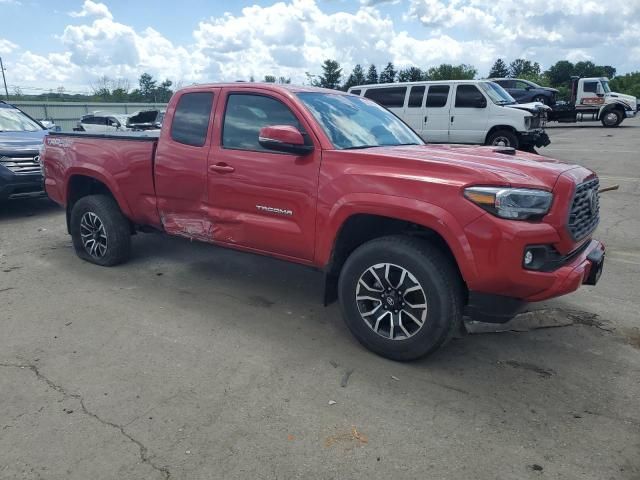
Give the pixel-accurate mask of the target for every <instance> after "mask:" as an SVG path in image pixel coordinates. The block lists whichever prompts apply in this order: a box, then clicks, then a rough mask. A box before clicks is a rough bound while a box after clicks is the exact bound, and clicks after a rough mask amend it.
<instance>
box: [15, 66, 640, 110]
mask: <svg viewBox="0 0 640 480" xmlns="http://www.w3.org/2000/svg"><path fill="white" fill-rule="evenodd" d="M321 68H322V74H321V75H311V74H309V73H307V79H308V80H307V81H308V82H309V83H310V84H311V85H316V86H321V87H324V88H331V89H342V90H348V89H349V88H350V87H353V86H356V85H367V84H373V83H393V82H418V81H422V80H435V81H437V80H471V79H473V78H475V77H476V75H477V73H478V72H477V70H476V68H475V67H474V66H473V65H467V64H460V65H452V64H447V63H445V64H441V65H438V66H433V67H430V68H428V69H421V68H419V67H417V66H414V65H410V66H405V67H403V68H400V69H396V67H395V65H394V64H393V63H392V62H389V63H387V64H386V66H385V67H384V68H383V69H382V71H381V72H380V75H378V69H377V67H376V65H374V64H371V65H369V67H368V68H367V69H366V72H365V69H364V67H363V66H362V65H361V64H357V65H356V66H355V67H354V68H353V70H352V71H351V73H350V74H349V75H346V74H345V75H343V69H342V67H341V66H340V64H339V63H338V62H337V61H336V60H333V59H326V60H325V61H324V62H323V64H322V67H321ZM615 75H616V69H615V68H614V67H612V66H611V65H596V64H595V63H593V62H591V61H581V62H576V63H575V64H574V63H572V62H570V61H568V60H560V61H558V62H556V63H554V64H553V65H551V66H549V68H548V69H547V70H545V71H542V69H541V68H540V64H539V63H538V62H534V61H531V60H527V59H524V58H516V59H515V60H513V61H512V62H511V63H509V64H507V63H506V62H505V60H504V59H502V58H498V59H497V60H496V61H495V62H494V64H493V65H492V67H491V70H490V71H489V77H488V78H501V77H512V78H525V79H527V80H531V81H533V82H535V83H538V84H540V85H543V86H551V87H554V88H557V89H558V90H560V94H559V97H560V98H563V97H566V96H567V93H568V86H569V81H570V79H571V77H572V76H582V77H608V78H609V79H610V80H611V88H612V89H613V90H615V91H618V92H621V93H627V94H630V95H634V96H636V97H640V72H632V73H628V74H626V75H622V76H618V77H616V76H615ZM344 77H346V79H345V81H344V83H342V79H343V78H344ZM250 81H254V77H253V76H251V80H250ZM263 81H264V82H267V83H280V84H288V83H291V78H289V77H284V76H276V75H271V74H269V75H264V77H263ZM173 87H174V85H173V83H172V82H171V80H168V79H167V80H164V81H162V82H159V81H158V80H156V79H154V78H153V77H152V76H151V75H150V74H149V73H143V74H142V75H140V77H139V79H138V87H137V88H135V89H133V90H131V87H130V85H129V81H128V80H127V79H122V78H116V79H112V78H109V77H107V76H102V77H100V78H98V79H96V80H95V82H92V83H91V91H92V93H91V95H84V94H79V93H76V94H71V93H69V92H67V91H65V89H64V87H60V88H58V89H57V90H54V89H52V90H50V91H49V92H47V93H42V94H38V95H25V94H24V93H23V91H22V90H21V89H20V88H19V87H16V88H14V92H13V95H11V96H10V98H11V99H13V100H45V101H52V100H53V101H56V100H57V101H60V100H69V101H85V102H86V101H102V102H154V103H166V102H168V101H169V99H170V98H171V96H172V95H173V91H174V88H173Z"/></svg>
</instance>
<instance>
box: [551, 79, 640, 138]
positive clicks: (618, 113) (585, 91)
mask: <svg viewBox="0 0 640 480" xmlns="http://www.w3.org/2000/svg"><path fill="white" fill-rule="evenodd" d="M637 110H638V99H637V98H636V97H633V96H631V95H625V94H623V93H616V92H612V91H611V88H610V87H609V79H608V78H606V77H597V78H579V77H571V98H570V101H569V102H557V103H556V105H554V107H553V109H552V110H551V111H550V112H548V121H550V122H554V121H555V122H564V123H573V122H590V121H594V122H595V121H598V120H600V122H602V125H604V126H605V127H617V126H618V125H620V124H621V123H622V121H623V120H624V119H625V118H631V117H634V116H635V115H636V113H637Z"/></svg>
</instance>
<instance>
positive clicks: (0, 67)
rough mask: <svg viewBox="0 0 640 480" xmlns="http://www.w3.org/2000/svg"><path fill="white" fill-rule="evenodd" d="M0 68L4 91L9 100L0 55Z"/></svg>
mask: <svg viewBox="0 0 640 480" xmlns="http://www.w3.org/2000/svg"><path fill="white" fill-rule="evenodd" d="M0 70H2V81H3V82H4V93H5V94H6V95H7V100H9V90H8V89H7V78H6V77H5V76H4V65H3V64H2V57H0Z"/></svg>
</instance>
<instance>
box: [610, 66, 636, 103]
mask: <svg viewBox="0 0 640 480" xmlns="http://www.w3.org/2000/svg"><path fill="white" fill-rule="evenodd" d="M609 85H610V86H611V90H613V91H614V92H619V93H626V94H627V95H633V96H634V97H636V98H640V71H638V72H631V73H627V74H626V75H620V76H619V77H616V78H614V79H613V80H611V82H610V84H609Z"/></svg>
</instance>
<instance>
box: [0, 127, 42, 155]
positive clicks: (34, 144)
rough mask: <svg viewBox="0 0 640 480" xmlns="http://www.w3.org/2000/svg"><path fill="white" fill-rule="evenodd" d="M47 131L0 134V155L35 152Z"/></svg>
mask: <svg viewBox="0 0 640 480" xmlns="http://www.w3.org/2000/svg"><path fill="white" fill-rule="evenodd" d="M47 133H48V132H47V130H36V131H35V132H0V154H3V153H20V152H37V151H38V150H39V149H40V145H42V140H43V138H44V137H45V136H46V135H47Z"/></svg>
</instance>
